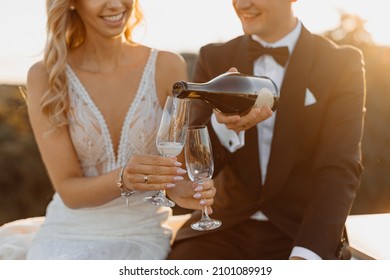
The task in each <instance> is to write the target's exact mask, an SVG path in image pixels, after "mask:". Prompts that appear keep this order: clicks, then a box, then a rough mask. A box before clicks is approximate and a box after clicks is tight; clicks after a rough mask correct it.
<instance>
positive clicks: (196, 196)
mask: <svg viewBox="0 0 390 280" xmlns="http://www.w3.org/2000/svg"><path fill="white" fill-rule="evenodd" d="M201 196H202V195H201V194H200V193H195V194H194V195H193V196H192V197H193V198H200V197H201Z"/></svg>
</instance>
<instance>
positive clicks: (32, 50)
mask: <svg viewBox="0 0 390 280" xmlns="http://www.w3.org/2000/svg"><path fill="white" fill-rule="evenodd" d="M45 2H46V1H45V0H0V10H1V11H2V15H1V17H0V35H1V44H0V84H4V83H11V84H12V83H24V81H25V77H26V73H27V70H28V68H29V67H30V65H31V64H32V63H34V62H35V61H37V60H39V59H40V58H41V57H42V56H41V55H42V50H43V47H44V43H45V20H46V15H45ZM386 2H387V1H384V0H370V1H366V0H325V1H324V0H298V1H297V2H296V3H295V4H294V9H295V13H296V15H297V16H298V17H299V18H300V19H301V20H302V22H303V23H304V25H305V26H306V27H307V28H308V29H309V30H310V31H312V32H314V33H321V32H324V31H326V30H329V29H331V28H334V27H335V26H337V25H338V23H339V11H340V10H342V11H347V12H349V13H352V14H356V15H359V16H360V17H361V18H363V19H365V20H366V29H367V30H368V31H369V32H371V34H372V36H373V39H374V40H375V42H376V43H377V44H379V45H390V33H389V32H388V29H387V28H386V27H387V26H390V17H389V16H388V10H387V9H386V7H385V5H386ZM140 3H141V6H142V7H143V10H144V15H145V18H146V29H144V30H143V32H139V33H138V34H137V38H138V39H137V41H139V42H141V43H144V44H146V45H149V46H153V47H156V48H160V49H166V50H171V51H176V52H182V51H188V52H196V51H197V50H198V49H199V47H200V46H202V45H203V44H206V43H209V42H218V41H225V40H228V39H230V38H232V37H234V36H236V35H238V34H241V32H242V31H241V26H240V22H239V21H238V19H237V18H236V16H235V13H234V10H233V8H232V5H231V0H140ZM15 11H16V16H15Z"/></svg>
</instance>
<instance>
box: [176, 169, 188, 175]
mask: <svg viewBox="0 0 390 280" xmlns="http://www.w3.org/2000/svg"><path fill="white" fill-rule="evenodd" d="M176 172H177V174H186V173H187V170H185V169H183V168H178V169H177V171H176Z"/></svg>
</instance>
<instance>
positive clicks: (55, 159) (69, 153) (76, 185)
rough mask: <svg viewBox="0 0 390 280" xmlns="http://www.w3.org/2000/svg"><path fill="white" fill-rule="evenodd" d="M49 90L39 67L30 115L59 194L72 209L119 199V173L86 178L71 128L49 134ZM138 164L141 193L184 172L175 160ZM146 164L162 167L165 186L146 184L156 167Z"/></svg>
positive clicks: (32, 80) (32, 82)
mask: <svg viewBox="0 0 390 280" xmlns="http://www.w3.org/2000/svg"><path fill="white" fill-rule="evenodd" d="M47 88H48V77H47V72H46V70H45V67H44V66H43V64H42V63H37V64H35V65H34V66H33V67H32V68H31V69H30V71H29V74H28V78H27V90H28V94H27V102H28V115H29V119H30V122H31V126H32V129H33V133H34V136H35V139H36V142H37V144H38V148H39V151H40V153H41V157H42V160H43V162H44V164H45V167H46V169H47V171H48V174H49V177H50V179H51V182H52V184H53V186H54V188H55V190H56V191H57V192H58V193H59V195H60V196H61V198H62V200H63V201H64V203H65V204H66V205H67V206H68V207H70V208H83V207H94V206H99V205H102V204H105V203H107V202H109V201H111V200H113V199H115V198H117V197H119V196H120V190H119V188H118V187H117V182H118V177H119V171H120V170H119V169H117V170H114V171H112V172H109V173H107V174H103V175H101V176H96V177H84V176H83V173H82V169H81V166H80V163H79V160H78V158H77V155H76V152H75V150H74V147H73V144H72V141H71V138H70V135H69V132H68V129H67V127H66V126H63V127H60V128H58V129H56V130H55V131H53V132H52V133H49V134H48V133H47V132H48V131H50V130H52V125H51V123H50V122H49V118H48V117H47V115H45V114H43V112H42V110H41V105H40V101H41V98H42V95H43V93H44V92H45V91H46V90H47ZM134 161H135V162H136V163H138V164H137V165H136V168H134V169H132V170H131V172H132V174H133V175H134V174H138V173H139V175H138V177H140V184H138V185H134V186H132V187H136V188H138V189H137V190H146V189H156V190H157V189H159V188H162V186H165V185H167V182H173V179H172V178H174V177H175V176H178V175H177V174H178V170H180V167H178V166H177V165H176V160H175V159H165V158H161V157H157V156H137V157H136V158H135V159H134V158H133V162H134ZM143 162H153V164H154V163H156V162H157V163H158V164H159V165H160V166H159V168H160V169H159V172H161V173H160V174H162V175H163V176H162V177H161V178H162V179H163V182H156V184H153V185H151V184H145V183H144V182H143V175H141V173H144V174H151V173H152V172H153V170H155V168H156V167H155V166H154V165H153V164H147V163H146V164H143ZM164 175H165V177H164ZM30 176H35V174H30ZM134 177H137V175H134ZM124 179H125V180H124V181H125V184H126V186H129V182H128V181H127V180H126V178H124ZM158 183H161V184H158Z"/></svg>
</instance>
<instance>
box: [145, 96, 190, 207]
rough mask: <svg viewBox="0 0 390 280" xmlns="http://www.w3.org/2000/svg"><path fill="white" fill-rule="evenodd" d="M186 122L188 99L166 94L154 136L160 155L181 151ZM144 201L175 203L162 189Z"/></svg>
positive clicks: (168, 155) (171, 204)
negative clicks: (155, 136) (155, 135)
mask: <svg viewBox="0 0 390 280" xmlns="http://www.w3.org/2000/svg"><path fill="white" fill-rule="evenodd" d="M188 122H189V103H188V100H187V99H178V98H174V97H171V96H168V98H167V99H166V102H165V106H164V110H163V114H162V117H161V122H160V127H159V129H158V132H157V138H156V146H157V150H158V152H159V153H160V155H162V156H164V157H174V156H177V155H179V154H180V153H181V151H182V150H183V146H184V143H185V139H186V134H187V128H188ZM145 201H148V202H150V203H152V204H154V205H158V206H167V207H173V206H175V203H174V202H173V201H171V200H170V199H168V198H167V197H166V196H165V192H164V191H163V190H160V191H158V192H157V194H156V195H154V196H149V197H145Z"/></svg>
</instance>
